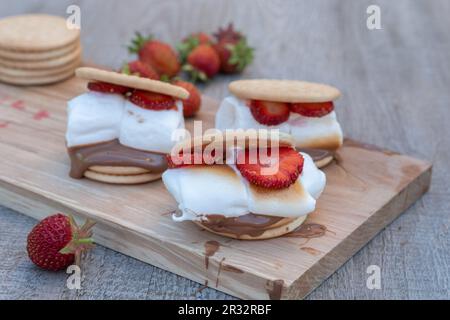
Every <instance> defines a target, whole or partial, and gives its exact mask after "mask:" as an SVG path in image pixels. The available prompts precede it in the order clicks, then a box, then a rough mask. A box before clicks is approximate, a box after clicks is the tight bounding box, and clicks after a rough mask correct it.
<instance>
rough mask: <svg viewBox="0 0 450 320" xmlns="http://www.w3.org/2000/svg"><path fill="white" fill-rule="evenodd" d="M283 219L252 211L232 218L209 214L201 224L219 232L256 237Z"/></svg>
mask: <svg viewBox="0 0 450 320" xmlns="http://www.w3.org/2000/svg"><path fill="white" fill-rule="evenodd" d="M283 219H285V218H283V217H273V216H265V215H259V214H253V213H249V214H246V215H243V216H239V217H233V218H226V217H224V216H222V215H209V216H208V220H205V221H202V224H203V225H204V226H205V227H207V228H209V229H211V230H213V231H216V232H219V233H230V234H234V235H236V236H238V237H239V236H241V235H244V234H245V235H249V236H252V237H257V236H259V235H261V234H263V233H264V231H266V230H267V229H269V228H270V227H271V226H272V225H274V224H276V223H277V222H279V221H280V220H283Z"/></svg>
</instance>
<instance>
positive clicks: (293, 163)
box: [236, 147, 303, 189]
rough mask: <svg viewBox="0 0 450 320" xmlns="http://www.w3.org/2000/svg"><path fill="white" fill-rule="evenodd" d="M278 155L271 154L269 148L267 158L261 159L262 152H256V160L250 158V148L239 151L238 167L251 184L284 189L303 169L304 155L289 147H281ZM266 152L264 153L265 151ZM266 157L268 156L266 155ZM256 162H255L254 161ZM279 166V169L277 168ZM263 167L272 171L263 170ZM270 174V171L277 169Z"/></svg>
mask: <svg viewBox="0 0 450 320" xmlns="http://www.w3.org/2000/svg"><path fill="white" fill-rule="evenodd" d="M278 150H279V151H278V152H279V154H278V157H275V156H271V155H272V149H268V150H267V153H266V154H265V155H267V159H261V157H260V153H259V152H256V153H255V156H256V158H257V159H256V160H257V161H255V160H254V159H250V153H249V151H248V150H246V151H245V152H240V153H238V156H237V162H236V167H237V168H238V170H239V172H240V173H241V174H242V176H243V177H245V178H246V179H247V180H248V181H249V182H250V183H251V184H254V185H257V186H260V187H263V188H268V189H283V188H287V187H289V186H290V185H291V184H293V183H294V182H295V181H296V180H297V179H298V177H299V175H300V174H301V172H302V170H303V157H302V155H301V154H299V153H298V152H297V151H295V150H294V149H292V148H289V147H280V148H279V149H278ZM263 154H264V153H263ZM265 158H266V157H265ZM250 160H253V162H256V163H254V164H253V162H250ZM277 166H278V170H276V169H277ZM263 169H265V170H268V169H272V170H270V171H262V170H263ZM275 170H276V172H275V173H273V174H270V172H273V171H275Z"/></svg>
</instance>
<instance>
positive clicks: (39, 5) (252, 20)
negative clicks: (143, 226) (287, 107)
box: [0, 0, 450, 299]
mask: <svg viewBox="0 0 450 320" xmlns="http://www.w3.org/2000/svg"><path fill="white" fill-rule="evenodd" d="M72 3H78V5H79V6H80V7H81V10H82V11H81V13H82V15H81V19H82V21H81V23H82V41H83V45H84V56H85V58H86V59H87V60H89V61H93V62H95V63H99V64H104V65H109V66H111V67H118V66H119V65H120V64H121V63H122V62H123V61H124V60H125V59H127V52H126V48H125V45H126V44H127V42H128V41H129V39H130V38H131V37H132V35H133V33H134V31H135V30H140V31H142V32H152V33H153V34H155V35H157V36H158V37H161V38H162V39H164V40H166V41H168V42H170V43H175V42H176V41H177V40H179V39H182V38H183V37H184V36H185V35H186V34H188V33H190V32H195V31H199V30H204V31H209V30H211V31H212V30H215V29H216V28H217V26H219V25H225V24H227V23H228V22H230V21H233V22H234V23H235V25H236V26H237V27H239V28H240V29H242V30H243V31H245V33H246V34H247V35H248V38H249V41H250V43H251V44H253V46H254V47H255V48H256V59H255V61H254V63H253V64H252V66H251V67H250V68H248V69H247V70H246V71H245V73H244V74H243V75H242V76H243V77H246V78H250V77H270V78H292V79H305V80H311V81H319V82H325V83H330V84H333V85H335V86H337V87H339V88H340V89H341V90H342V92H343V97H342V98H341V99H340V100H339V101H338V103H337V113H338V116H339V120H340V122H341V124H342V126H343V128H344V131H345V134H346V135H347V136H349V137H352V138H355V139H358V140H362V141H365V142H368V143H374V144H378V145H380V146H383V147H386V148H390V149H393V150H396V151H399V152H402V153H406V154H409V155H412V156H416V157H419V158H423V159H428V160H430V161H432V162H433V164H434V169H433V181H432V187H431V190H430V191H429V192H428V194H426V195H425V196H424V197H423V198H422V199H421V200H419V201H418V202H417V203H416V204H415V205H414V206H413V207H411V208H410V209H409V210H408V211H407V212H405V213H404V214H403V215H402V216H401V217H400V218H398V219H397V220H396V221H394V222H393V223H392V224H391V225H390V226H389V227H387V228H386V229H385V230H383V231H382V232H381V233H380V234H379V235H378V236H377V237H375V238H374V239H373V240H372V241H371V242H370V243H369V244H368V245H367V246H365V247H364V248H363V249H362V250H361V251H360V252H359V253H358V254H356V255H355V256H354V257H353V258H352V259H350V260H349V261H348V262H347V263H346V264H345V265H344V266H343V267H342V268H341V269H339V270H338V271H337V272H336V273H335V274H334V275H332V276H331V277H330V278H329V279H328V280H326V281H325V282H324V283H323V284H322V285H321V286H320V287H319V288H318V289H317V290H315V291H314V292H313V293H312V294H311V295H310V296H309V298H310V299H329V298H331V299H333V298H338V299H360V298H363V299H381V298H387V299H391V298H392V299H421V298H426V299H449V298H450V293H449V292H450V245H449V244H450V237H449V225H450V219H449V213H450V205H449V199H450V172H449V169H450V168H449V167H450V166H449V163H450V113H449V110H450V35H449V32H450V19H449V16H450V1H447V0H440V1H439V0H435V1H409V0H400V1H395V2H394V1H376V0H371V1H361V0H355V1H350V0H348V1H339V0H334V1H325V0H321V1H250V0H248V1H244V0H239V1H230V0H222V1H217V0H214V1H207V0H197V1H194V0H192V1H188V0H186V1H168V0H164V1H162V0H160V1H144V0H142V1H73V0H68V1H57V2H56V1H28V0H26V1H25V0H22V1H20V2H18V1H16V2H14V3H11V2H7V1H2V2H0V16H7V15H12V14H20V13H25V12H47V13H52V14H58V15H64V14H65V11H66V7H67V5H69V4H72ZM370 4H378V5H379V6H380V8H381V26H382V29H381V30H368V29H367V27H366V19H367V14H366V9H367V7H368V6H369V5H370ZM234 78H236V77H225V76H223V77H218V78H217V79H214V81H213V82H212V83H210V84H209V85H207V86H206V87H204V88H202V89H203V91H204V93H205V94H207V95H210V96H212V97H215V98H217V99H222V98H223V97H225V96H226V95H227V89H226V88H227V83H228V82H229V81H231V80H233V79H234ZM0 156H1V151H0ZM367 170H370V168H367ZM34 224H35V221H34V220H33V219H30V218H28V217H25V216H23V215H21V214H19V213H17V212H14V211H11V210H9V209H7V208H4V207H0V298H2V299H17V298H19V299H29V298H31V299H39V298H43V299H128V298H133V299H134V298H137V299H195V298H201V299H230V298H232V297H230V296H227V295H226V294H223V293H221V292H218V291H215V290H213V289H204V290H201V291H200V292H198V290H199V288H200V287H201V286H200V285H199V284H197V283H194V282H192V281H189V280H186V279H184V278H181V277H179V276H176V275H174V274H171V273H169V272H166V271H163V270H160V269H158V268H155V267H152V266H150V265H147V264H145V263H142V262H140V261H137V260H134V259H132V258H129V257H126V256H124V255H122V254H119V253H116V252H114V251H112V250H109V249H106V248H103V247H100V246H97V247H96V248H95V249H94V250H93V251H92V252H90V253H89V254H88V256H87V259H86V262H85V264H84V266H85V268H84V269H85V270H84V281H83V283H82V285H83V288H82V290H78V291H77V290H69V289H67V288H66V286H65V282H66V277H67V275H66V274H65V273H63V272H62V273H50V272H45V271H41V270H39V269H37V268H36V267H34V266H33V265H32V264H31V263H30V261H29V260H28V258H27V255H26V251H25V242H26V235H27V233H28V232H29V230H30V229H31V228H32V226H33V225H34ZM369 265H378V266H380V268H381V283H382V288H381V290H369V289H367V287H366V279H367V276H368V275H367V274H366V269H367V267H368V266H369Z"/></svg>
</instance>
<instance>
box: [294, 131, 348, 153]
mask: <svg viewBox="0 0 450 320" xmlns="http://www.w3.org/2000/svg"><path fill="white" fill-rule="evenodd" d="M342 144H343V137H342V135H341V134H339V133H335V134H332V135H329V136H326V137H318V138H317V137H316V138H311V139H302V140H301V141H296V145H295V146H296V147H297V148H300V149H301V148H313V149H324V150H337V149H339V148H340V147H341V146H342Z"/></svg>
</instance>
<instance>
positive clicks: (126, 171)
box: [89, 165, 150, 176]
mask: <svg viewBox="0 0 450 320" xmlns="http://www.w3.org/2000/svg"><path fill="white" fill-rule="evenodd" d="M89 170H91V171H94V172H97V173H104V174H109V175H118V176H131V175H137V174H143V173H149V172H150V171H148V170H147V169H144V168H139V167H112V166H100V165H99V166H91V167H89Z"/></svg>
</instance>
